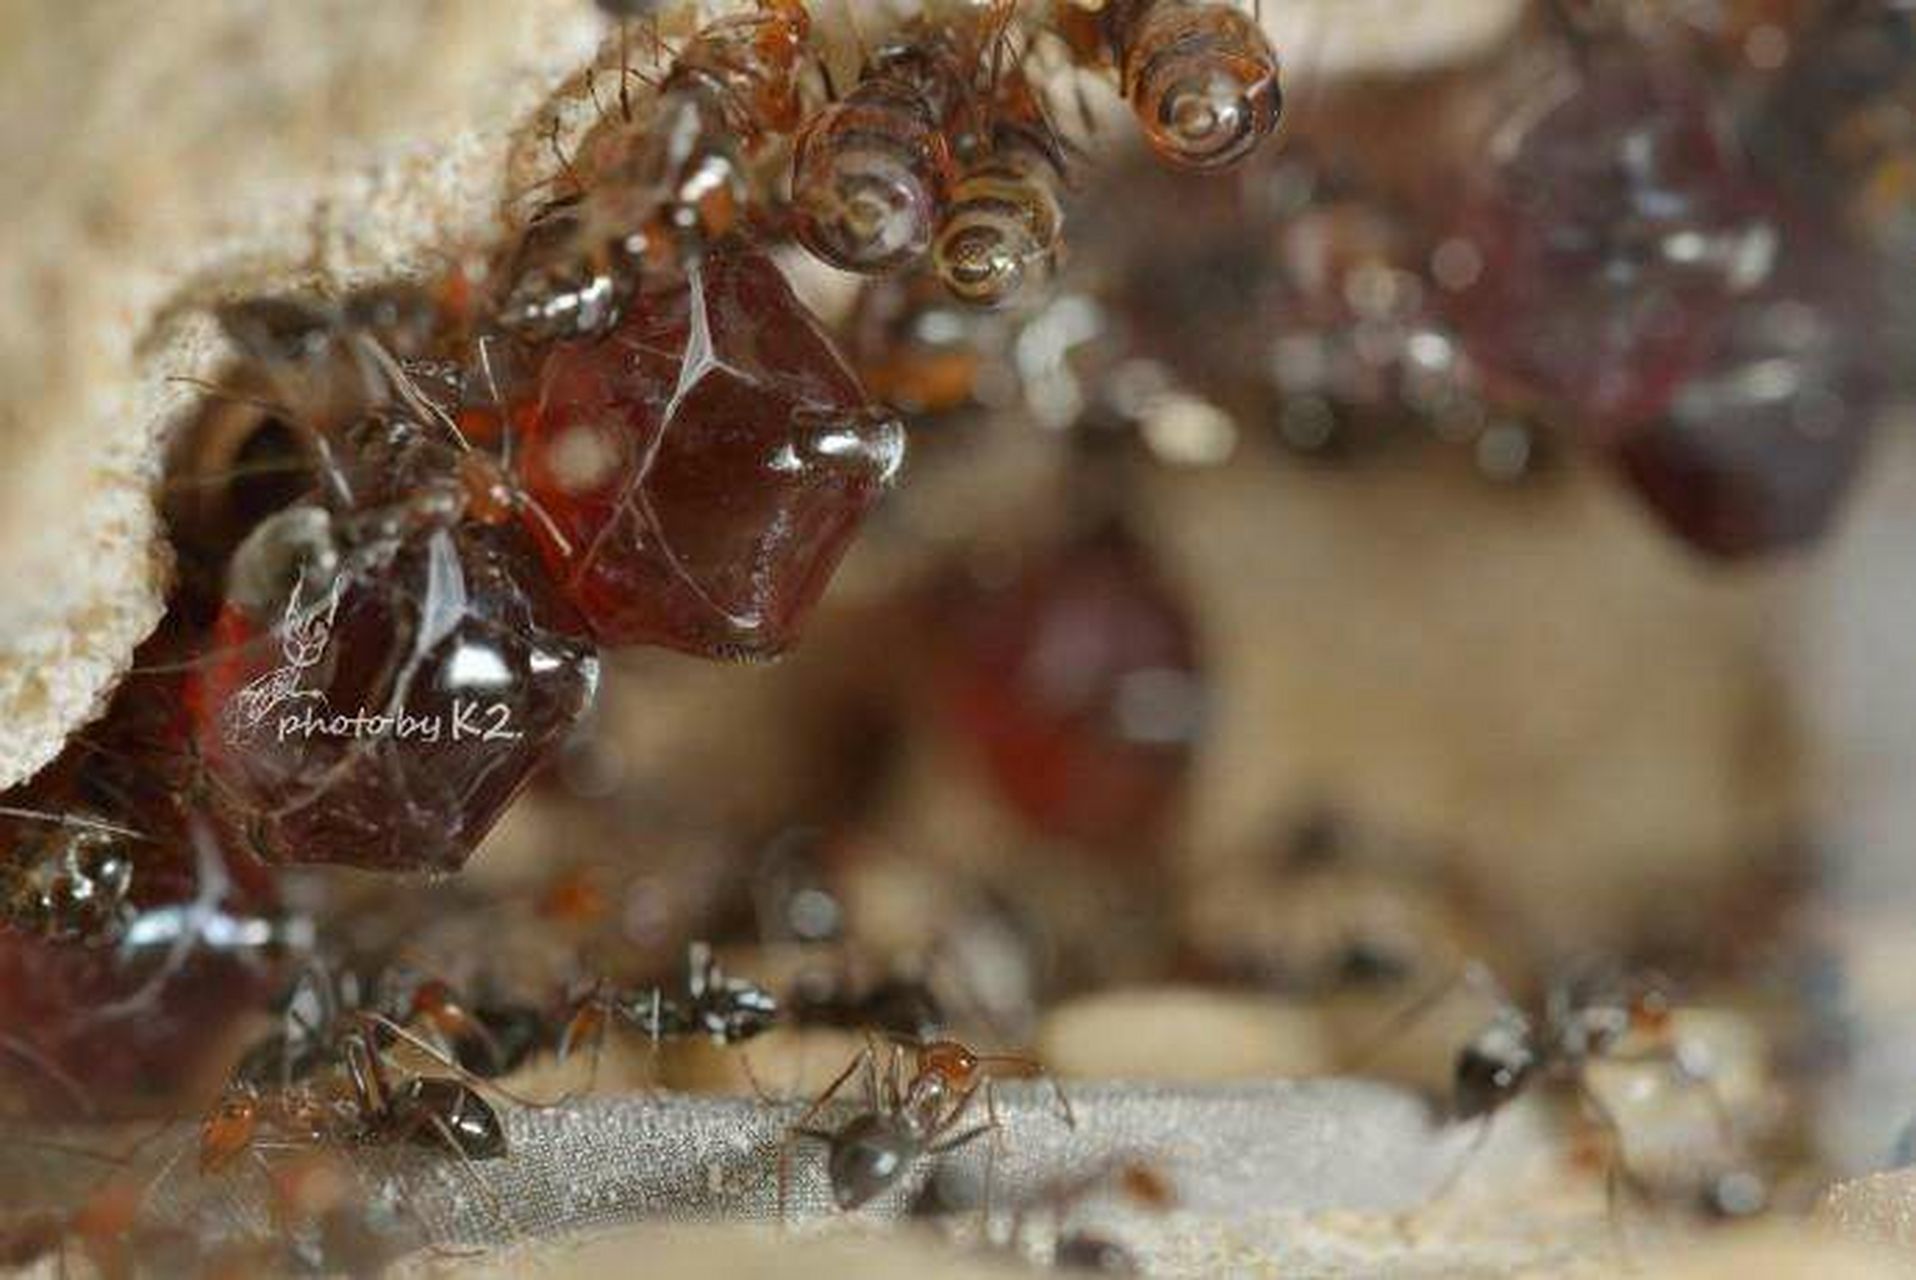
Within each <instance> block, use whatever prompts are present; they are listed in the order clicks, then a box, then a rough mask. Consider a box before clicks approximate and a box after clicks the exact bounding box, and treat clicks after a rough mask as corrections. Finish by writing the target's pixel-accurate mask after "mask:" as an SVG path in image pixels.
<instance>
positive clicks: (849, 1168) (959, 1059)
mask: <svg viewBox="0 0 1916 1280" xmlns="http://www.w3.org/2000/svg"><path fill="white" fill-rule="evenodd" d="M907 1052H909V1053H910V1054H911V1061H912V1070H911V1073H910V1075H906V1073H905V1061H906V1058H905V1055H906V1053H907ZM880 1056H881V1050H880V1048H879V1045H878V1043H877V1042H876V1041H872V1040H868V1041H867V1042H866V1045H865V1047H864V1048H863V1049H861V1050H860V1051H859V1052H858V1054H857V1056H855V1057H854V1058H853V1059H852V1060H851V1062H849V1063H848V1064H846V1066H845V1069H844V1070H843V1071H841V1072H839V1073H838V1076H837V1078H836V1079H834V1080H833V1081H832V1082H831V1083H830V1084H828V1085H826V1086H825V1089H824V1091H823V1092H821V1093H820V1094H819V1095H818V1097H816V1098H814V1099H813V1100H812V1102H811V1105H810V1106H808V1107H806V1108H805V1111H804V1113H803V1114H802V1115H800V1116H799V1118H798V1120H797V1121H796V1122H795V1123H793V1124H792V1126H791V1127H790V1128H789V1129H788V1130H787V1131H786V1138H785V1141H784V1143H783V1144H782V1145H781V1146H780V1148H779V1155H778V1213H779V1218H780V1219H781V1220H783V1219H784V1217H785V1204H786V1197H787V1191H788V1188H789V1186H790V1182H791V1154H792V1149H793V1147H794V1146H796V1145H797V1143H798V1142H799V1141H800V1140H801V1139H811V1140H813V1141H817V1142H822V1143H824V1144H825V1145H826V1157H825V1167H826V1172H827V1174H828V1175H829V1177H830V1179H831V1192H832V1202H833V1203H834V1204H836V1205H837V1206H838V1207H839V1209H841V1210H851V1209H857V1208H859V1207H861V1206H863V1205H865V1204H868V1203H870V1202H871V1201H872V1200H873V1199H874V1198H876V1197H877V1196H879V1195H882V1194H883V1193H884V1192H886V1191H888V1190H890V1189H891V1188H892V1187H894V1186H896V1185H897V1184H898V1182H899V1180H900V1179H901V1178H903V1177H904V1175H905V1173H906V1172H907V1171H908V1170H909V1169H910V1168H911V1167H912V1166H913V1165H914V1164H916V1163H917V1162H918V1161H919V1160H921V1159H923V1158H925V1157H928V1156H939V1155H943V1154H945V1153H947V1152H950V1151H956V1150H958V1149H959V1148H960V1147H964V1146H968V1145H970V1144H971V1143H973V1142H976V1141H977V1140H978V1139H980V1138H983V1137H985V1136H987V1135H994V1137H995V1135H996V1134H997V1132H998V1128H999V1121H998V1105H997V1100H996V1097H995V1095H994V1093H993V1088H992V1083H993V1076H994V1074H995V1073H996V1071H997V1070H998V1069H1000V1068H1010V1069H1011V1070H1012V1071H1014V1072H1016V1073H1017V1074H1020V1075H1025V1076H1036V1075H1043V1076H1044V1077H1045V1079H1046V1080H1048V1081H1050V1083H1051V1088H1052V1091H1053V1093H1054V1094H1055V1096H1056V1098H1057V1102H1058V1108H1059V1112H1060V1114H1061V1115H1062V1117H1063V1119H1064V1122H1065V1124H1066V1125H1067V1126H1069V1127H1071V1128H1076V1127H1077V1118H1076V1116H1074V1115H1073V1114H1072V1111H1071V1102H1070V1100H1069V1099H1068V1098H1066V1097H1065V1094H1064V1090H1063V1089H1062V1088H1061V1087H1059V1085H1058V1082H1057V1081H1056V1080H1055V1079H1053V1078H1052V1077H1051V1076H1049V1075H1048V1074H1046V1073H1045V1070H1044V1066H1043V1064H1041V1063H1040V1062H1039V1061H1038V1060H1037V1059H1036V1058H1034V1057H1031V1056H1030V1055H1028V1054H1015V1053H994V1054H981V1053H977V1052H974V1051H973V1050H972V1049H971V1048H969V1047H968V1046H966V1045H964V1044H961V1043H959V1042H958V1041H956V1040H930V1041H917V1040H912V1039H910V1038H907V1037H902V1036H894V1037H891V1038H890V1039H889V1041H888V1044H887V1048H886V1050H885V1051H883V1056H884V1057H885V1064H884V1067H883V1068H882V1070H881V1068H880V1066H879V1058H880ZM860 1068H863V1070H864V1082H865V1105H864V1109H863V1110H861V1111H859V1112H858V1113H857V1114H855V1115H854V1116H852V1118H851V1119H850V1120H848V1121H846V1122H845V1123H844V1124H843V1125H842V1126H840V1127H839V1128H838V1129H835V1130H833V1129H821V1128H818V1127H817V1126H816V1125H815V1123H814V1122H815V1121H816V1120H817V1119H818V1116H819V1113H820V1112H821V1111H823V1110H824V1109H825V1106H826V1104H827V1103H829V1102H830V1101H831V1100H832V1099H833V1098H834V1097H835V1096H837V1094H838V1092H839V1090H841V1089H843V1088H844V1087H845V1085H846V1083H847V1082H848V1081H850V1080H851V1078H852V1076H853V1075H855V1074H857V1073H858V1072H859V1070H860ZM981 1093H982V1094H983V1098H984V1109H985V1118H984V1119H983V1120H982V1121H980V1122H978V1123H975V1124H971V1125H968V1126H967V1125H966V1124H965V1121H966V1119H967V1117H969V1116H970V1115H971V1114H972V1103H973V1101H974V1100H975V1099H977V1098H978V1096H979V1095H980V1094H981ZM995 1154H996V1146H995V1145H994V1146H992V1147H990V1148H988V1149H987V1152H986V1157H985V1191H984V1206H985V1208H986V1209H989V1207H990V1203H991V1176H992V1164H993V1157H994V1156H995Z"/></svg>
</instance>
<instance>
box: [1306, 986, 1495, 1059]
mask: <svg viewBox="0 0 1916 1280" xmlns="http://www.w3.org/2000/svg"><path fill="white" fill-rule="evenodd" d="M1459 987H1468V988H1470V989H1471V990H1473V991H1476V992H1478V993H1480V994H1481V995H1483V996H1484V997H1485V998H1486V999H1488V1000H1490V1001H1491V1002H1492V1003H1494V1004H1496V1005H1498V1006H1500V1007H1501V1006H1504V1005H1508V1004H1509V1003H1510V998H1509V997H1508V996H1507V995H1505V994H1504V991H1503V988H1502V986H1501V985H1499V984H1498V982H1497V979H1496V978H1495V977H1494V976H1493V975H1492V974H1491V972H1490V970H1489V969H1487V968H1485V967H1484V966H1483V965H1482V964H1481V963H1479V962H1478V961H1475V960H1472V961H1470V962H1469V963H1468V964H1466V965H1464V966H1463V967H1462V968H1460V969H1458V970H1457V971H1456V972H1454V973H1452V974H1451V975H1450V976H1449V977H1447V978H1445V979H1444V980H1443V981H1441V982H1439V983H1438V984H1437V985H1436V986H1434V987H1432V988H1431V989H1430V990H1429V991H1426V992H1425V993H1424V994H1423V995H1421V996H1418V997H1417V998H1416V999H1415V1000H1413V1001H1411V1003H1410V1004H1408V1005H1406V1006H1405V1007H1404V1008H1402V1009H1399V1010H1398V1011H1397V1012H1396V1013H1394V1014H1392V1015H1391V1016H1390V1017H1389V1018H1388V1019H1387V1020H1386V1021H1385V1023H1384V1025H1383V1026H1381V1027H1379V1028H1378V1029H1377V1030H1376V1031H1375V1032H1373V1033H1372V1035H1371V1037H1370V1039H1369V1040H1367V1041H1366V1042H1365V1043H1364V1045H1363V1047H1362V1048H1360V1049H1359V1050H1358V1051H1357V1052H1356V1053H1354V1054H1351V1055H1350V1056H1349V1057H1348V1058H1346V1059H1345V1061H1344V1068H1345V1070H1347V1071H1357V1070H1361V1069H1362V1068H1363V1067H1364V1066H1365V1065H1366V1064H1367V1063H1369V1062H1370V1061H1371V1060H1372V1059H1374V1058H1376V1056H1377V1055H1378V1053H1379V1052H1380V1051H1381V1050H1382V1049H1383V1048H1384V1046H1385V1045H1387V1044H1389V1043H1391V1041H1393V1040H1395V1039H1397V1037H1399V1036H1401V1035H1403V1034H1404V1033H1405V1032H1407V1031H1409V1030H1410V1029H1411V1028H1412V1027H1414V1026H1416V1025H1417V1024H1418V1023H1420V1022H1422V1021H1423V1020H1424V1019H1425V1018H1427V1017H1429V1016H1430V1015H1431V1014H1432V1013H1434V1012H1436V1010H1437V1009H1438V1008H1439V1007H1440V1006H1441V1005H1442V1004H1443V1003H1444V1001H1446V1000H1448V999H1449V998H1450V997H1451V996H1453V995H1455V994H1456V992H1457V989H1458V988H1459Z"/></svg>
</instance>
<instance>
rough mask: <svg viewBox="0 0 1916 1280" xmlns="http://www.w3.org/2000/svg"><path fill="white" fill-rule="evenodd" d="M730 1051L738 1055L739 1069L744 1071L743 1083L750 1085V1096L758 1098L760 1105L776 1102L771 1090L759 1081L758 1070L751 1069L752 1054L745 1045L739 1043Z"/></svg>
mask: <svg viewBox="0 0 1916 1280" xmlns="http://www.w3.org/2000/svg"><path fill="white" fill-rule="evenodd" d="M732 1052H734V1053H736V1054H737V1055H738V1066H739V1070H740V1071H742V1072H744V1073H745V1083H746V1084H748V1085H750V1086H751V1087H752V1096H753V1097H754V1098H757V1099H758V1101H759V1103H760V1105H762V1106H771V1105H772V1104H773V1103H775V1102H777V1101H778V1099H777V1098H775V1097H773V1096H772V1094H771V1092H770V1091H769V1090H767V1089H766V1088H765V1086H764V1084H763V1083H761V1082H760V1080H759V1078H758V1072H756V1071H754V1070H752V1055H751V1053H750V1052H749V1051H748V1050H747V1049H746V1048H745V1046H744V1045H739V1046H738V1047H737V1048H735V1049H733V1051H732Z"/></svg>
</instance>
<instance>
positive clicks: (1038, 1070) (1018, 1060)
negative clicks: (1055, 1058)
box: [978, 1053, 1078, 1129]
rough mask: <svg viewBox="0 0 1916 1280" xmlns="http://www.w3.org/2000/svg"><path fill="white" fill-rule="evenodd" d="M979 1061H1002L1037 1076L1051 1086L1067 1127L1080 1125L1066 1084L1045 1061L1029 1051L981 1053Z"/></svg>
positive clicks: (1074, 1127)
mask: <svg viewBox="0 0 1916 1280" xmlns="http://www.w3.org/2000/svg"><path fill="white" fill-rule="evenodd" d="M978 1061H979V1062H981V1063H985V1064H990V1063H994V1062H1002V1063H1005V1064H1006V1065H1008V1066H1013V1067H1016V1068H1018V1069H1019V1070H1020V1071H1022V1072H1024V1073H1025V1075H1027V1076H1037V1077H1040V1078H1042V1079H1043V1080H1044V1082H1045V1083H1046V1084H1047V1085H1049V1086H1050V1087H1051V1096H1052V1098H1053V1100H1055V1101H1056V1102H1057V1104H1058V1115H1059V1117H1060V1118H1061V1119H1063V1121H1064V1125H1065V1128H1067V1129H1076V1128H1077V1127H1078V1116H1077V1113H1076V1112H1074V1111H1073V1110H1072V1109H1071V1099H1070V1098H1067V1097H1066V1096H1065V1092H1064V1086H1063V1085H1062V1084H1059V1083H1058V1077H1056V1076H1054V1075H1052V1074H1051V1072H1050V1071H1048V1070H1046V1069H1045V1065H1044V1063H1043V1062H1041V1061H1039V1060H1038V1059H1037V1058H1035V1057H1033V1056H1032V1055H1030V1054H1028V1053H987V1054H980V1055H979V1057H978Z"/></svg>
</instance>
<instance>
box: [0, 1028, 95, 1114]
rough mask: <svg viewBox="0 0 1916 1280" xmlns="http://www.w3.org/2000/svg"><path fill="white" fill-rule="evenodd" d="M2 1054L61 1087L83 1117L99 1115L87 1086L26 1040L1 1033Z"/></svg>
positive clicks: (0, 1047) (0, 1049) (0, 1048)
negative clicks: (25, 1065) (15, 1059)
mask: <svg viewBox="0 0 1916 1280" xmlns="http://www.w3.org/2000/svg"><path fill="white" fill-rule="evenodd" d="M0 1053H5V1054H8V1055H10V1056H12V1057H15V1058H18V1059H20V1061H22V1062H24V1063H26V1064H27V1066H29V1067H31V1068H33V1069H34V1070H35V1071H38V1072H39V1073H40V1074H41V1075H43V1076H45V1077H46V1078H47V1079H49V1080H51V1081H52V1082H53V1083H54V1084H55V1085H57V1086H58V1087H59V1089H60V1092H62V1093H64V1094H66V1095H67V1099H68V1101H70V1102H72V1103H73V1104H74V1105H75V1106H76V1107H77V1108H78V1109H79V1112H80V1114H81V1115H82V1116H85V1117H87V1118H89V1119H91V1118H92V1117H93V1116H95V1115H97V1114H98V1112H97V1111H96V1110H95V1108H94V1106H93V1096H92V1095H91V1094H89V1093H88V1092H87V1091H86V1086H85V1085H83V1084H81V1083H80V1082H79V1081H78V1080H76V1079H74V1078H73V1077H72V1076H71V1075H69V1074H68V1073H67V1072H66V1071H64V1070H62V1069H61V1067H60V1065H59V1064H58V1063H57V1062H55V1061H53V1059H51V1058H49V1057H47V1056H46V1055H45V1054H43V1053H41V1052H40V1051H39V1050H38V1049H36V1048H34V1047H33V1046H32V1045H31V1044H29V1043H27V1042H26V1041H25V1040H23V1039H21V1038H20V1037H18V1036H15V1035H11V1034H9V1033H7V1032H4V1031H0Z"/></svg>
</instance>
